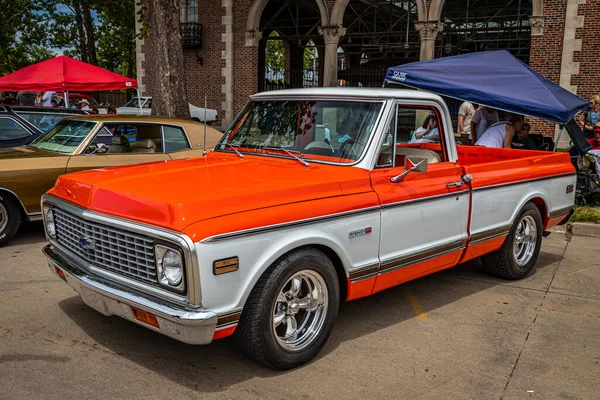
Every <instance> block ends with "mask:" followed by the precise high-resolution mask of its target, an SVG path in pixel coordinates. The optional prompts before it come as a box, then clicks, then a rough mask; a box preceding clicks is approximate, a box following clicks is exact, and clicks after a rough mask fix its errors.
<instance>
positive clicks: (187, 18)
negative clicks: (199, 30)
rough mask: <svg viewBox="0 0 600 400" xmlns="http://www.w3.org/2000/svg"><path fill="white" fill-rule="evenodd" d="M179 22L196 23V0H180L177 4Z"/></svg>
mask: <svg viewBox="0 0 600 400" xmlns="http://www.w3.org/2000/svg"><path fill="white" fill-rule="evenodd" d="M179 22H181V23H183V24H185V23H196V24H197V23H198V2H197V0H181V2H180V4H179Z"/></svg>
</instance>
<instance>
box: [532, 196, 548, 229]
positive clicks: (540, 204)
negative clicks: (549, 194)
mask: <svg viewBox="0 0 600 400" xmlns="http://www.w3.org/2000/svg"><path fill="white" fill-rule="evenodd" d="M529 202H530V203H533V204H535V206H536V207H537V208H538V210H539V211H540V214H541V215H542V222H543V224H544V227H546V225H548V206H546V202H545V201H544V199H542V198H540V197H535V198H533V199H531V200H529Z"/></svg>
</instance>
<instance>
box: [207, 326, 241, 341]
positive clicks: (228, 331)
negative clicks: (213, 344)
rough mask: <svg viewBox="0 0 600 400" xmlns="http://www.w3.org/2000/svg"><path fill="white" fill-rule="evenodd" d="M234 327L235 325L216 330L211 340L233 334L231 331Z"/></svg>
mask: <svg viewBox="0 0 600 400" xmlns="http://www.w3.org/2000/svg"><path fill="white" fill-rule="evenodd" d="M235 328H237V325H235V326H230V327H227V328H223V329H219V330H216V331H215V334H214V335H213V338H212V340H217V339H223V338H226V337H228V336H231V335H233V332H235Z"/></svg>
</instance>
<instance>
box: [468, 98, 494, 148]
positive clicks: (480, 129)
mask: <svg viewBox="0 0 600 400" xmlns="http://www.w3.org/2000/svg"><path fill="white" fill-rule="evenodd" d="M496 122H498V112H497V111H496V110H494V109H493V108H492V107H485V106H479V108H478V109H477V111H475V114H474V115H473V118H472V119H471V134H470V135H469V139H471V143H473V144H475V143H476V142H477V141H478V140H479V139H480V138H481V136H482V135H483V133H484V132H485V131H486V130H487V129H488V128H489V127H490V126H492V125H493V124H495V123H496Z"/></svg>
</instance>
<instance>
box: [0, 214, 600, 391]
mask: <svg viewBox="0 0 600 400" xmlns="http://www.w3.org/2000/svg"><path fill="white" fill-rule="evenodd" d="M598 240H599V239H597V238H590V237H578V236H575V237H573V238H571V241H570V242H566V241H565V238H564V236H563V235H561V234H556V233H555V234H552V235H551V236H550V237H548V238H546V239H544V244H543V246H542V251H541V254H540V257H539V259H538V263H537V264H536V267H535V269H534V271H533V272H532V273H531V275H530V276H529V277H527V278H526V279H523V280H521V281H515V282H507V281H503V280H499V279H495V278H490V277H488V276H487V275H485V274H484V273H483V272H482V271H481V267H480V264H479V263H478V262H477V261H474V262H469V263H466V264H463V265H460V266H457V267H455V268H453V269H451V270H448V271H444V272H441V273H438V274H434V275H431V276H428V277H425V278H421V279H419V280H416V281H413V282H410V283H407V284H404V285H402V286H399V287H396V288H392V289H389V290H387V291H385V292H382V293H379V294H377V295H375V296H372V297H370V298H366V299H361V300H357V301H354V302H351V303H347V304H344V305H343V306H342V308H341V310H340V313H339V316H338V320H337V322H336V325H335V327H334V330H333V333H332V336H331V337H330V339H329V342H328V343H327V345H326V346H325V348H324V350H323V351H322V352H321V354H320V355H319V357H318V358H317V359H316V360H314V361H313V362H311V363H310V364H308V365H305V366H303V367H301V368H298V369H296V370H292V371H286V372H280V371H272V370H269V369H266V368H263V367H261V366H259V365H257V364H255V363H254V362H253V361H251V360H249V359H247V358H246V357H245V356H244V355H243V354H242V353H241V351H240V350H239V349H238V348H237V347H236V345H235V343H234V341H233V340H231V339H224V340H219V341H216V342H214V343H213V344H211V345H209V346H190V345H185V344H183V343H179V342H176V341H174V340H172V339H168V338H166V337H163V336H161V335H160V334H157V333H154V332H151V331H149V330H146V329H144V328H142V327H139V326H137V325H135V324H132V323H129V322H126V321H124V320H122V319H119V318H117V317H104V316H103V315H101V314H99V313H97V312H96V311H94V310H92V309H91V308H89V307H87V306H86V305H85V304H83V302H82V301H81V300H80V298H79V297H78V295H77V294H76V293H75V292H74V291H72V290H71V289H70V288H69V287H68V286H67V285H66V284H64V282H62V281H61V280H60V279H58V278H57V277H55V276H53V275H52V274H51V273H50V271H49V269H48V267H47V263H46V262H45V259H44V257H43V256H42V254H41V249H42V247H43V245H44V244H45V243H44V237H43V233H42V228H41V225H39V224H32V225H29V226H26V227H24V229H22V230H21V232H20V233H19V234H18V236H17V237H16V240H14V241H13V242H12V243H11V244H10V245H8V246H6V247H3V248H0V399H11V400H12V399H67V398H71V399H137V398H140V399H142V398H143V399H149V398H159V399H160V398H164V399H166V398H169V399H200V398H201V399H213V398H214V399H217V398H218V399H223V398H235V399H239V398H243V399H284V398H285V399H289V398H294V399H312V398H327V399H499V398H500V399H598V398H600V334H599V332H600V257H598Z"/></svg>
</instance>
